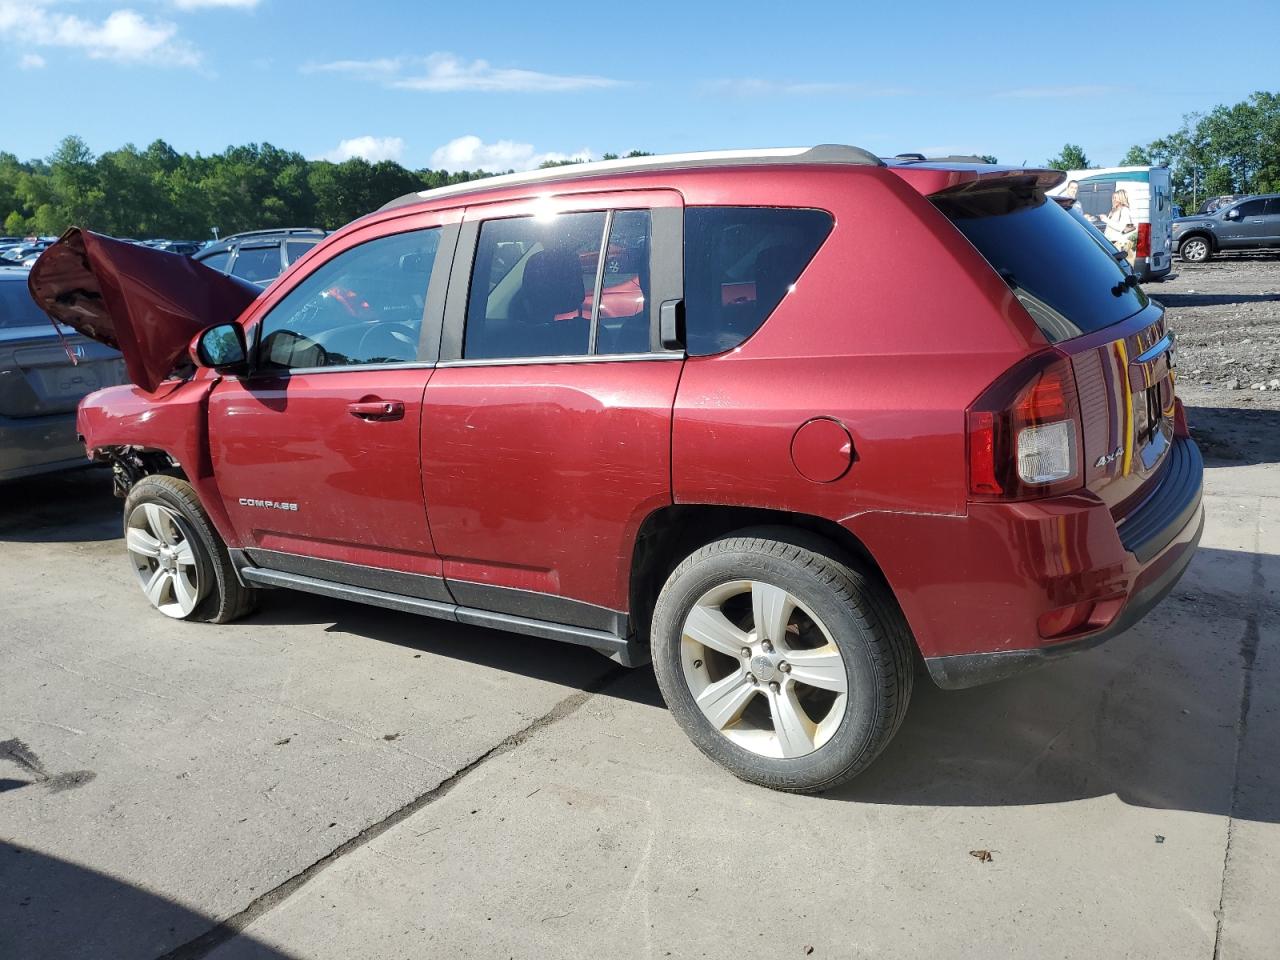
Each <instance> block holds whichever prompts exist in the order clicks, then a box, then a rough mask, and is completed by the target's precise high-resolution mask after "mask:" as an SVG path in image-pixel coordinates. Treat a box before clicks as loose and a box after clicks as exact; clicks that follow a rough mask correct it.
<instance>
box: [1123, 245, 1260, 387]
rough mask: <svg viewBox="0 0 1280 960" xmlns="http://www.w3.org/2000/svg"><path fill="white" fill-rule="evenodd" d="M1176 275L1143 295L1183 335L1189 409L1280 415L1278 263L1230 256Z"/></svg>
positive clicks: (1182, 267) (1182, 268)
mask: <svg viewBox="0 0 1280 960" xmlns="http://www.w3.org/2000/svg"><path fill="white" fill-rule="evenodd" d="M1174 271H1175V276H1174V277H1173V279H1170V280H1166V281H1165V282H1164V283H1152V284H1147V286H1146V287H1145V289H1146V291H1147V293H1148V294H1150V295H1151V296H1153V297H1155V299H1157V300H1159V301H1160V302H1161V303H1163V304H1164V305H1165V307H1167V308H1168V310H1169V324H1170V326H1172V327H1173V329H1174V330H1176V331H1177V334H1178V353H1177V356H1178V369H1179V372H1180V374H1181V377H1180V379H1179V381H1178V393H1179V395H1180V396H1181V397H1182V398H1183V402H1184V403H1186V404H1187V405H1188V406H1205V407H1224V406H1225V407H1246V408H1247V407H1250V406H1252V407H1257V408H1266V409H1280V256H1277V255H1276V254H1274V253H1271V252H1266V253H1250V254H1233V255H1225V256H1218V257H1216V258H1214V259H1213V260H1210V261H1209V262H1208V263H1203V264H1188V263H1175V266H1174ZM1257 384H1261V385H1263V386H1265V387H1266V388H1267V389H1265V390H1262V389H1257V388H1256V386H1255V385H1257Z"/></svg>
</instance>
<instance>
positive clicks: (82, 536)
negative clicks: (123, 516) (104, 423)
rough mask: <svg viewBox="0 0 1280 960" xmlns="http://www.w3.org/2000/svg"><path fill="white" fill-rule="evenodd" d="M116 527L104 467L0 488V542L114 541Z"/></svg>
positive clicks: (116, 508) (117, 512)
mask: <svg viewBox="0 0 1280 960" xmlns="http://www.w3.org/2000/svg"><path fill="white" fill-rule="evenodd" d="M120 526H121V522H120V501H119V500H118V499H117V498H116V497H115V495H114V494H113V493H112V492H111V472H110V471H109V470H107V469H105V468H103V467H85V468H82V469H78V470H63V471H61V472H59V473H50V474H45V475H44V476H39V477H25V478H23V479H21V480H5V481H3V482H0V541H9V542H11V543H69V542H72V541H86V540H114V539H115V538H116V537H119V536H120Z"/></svg>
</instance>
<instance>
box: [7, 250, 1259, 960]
mask: <svg viewBox="0 0 1280 960" xmlns="http://www.w3.org/2000/svg"><path fill="white" fill-rule="evenodd" d="M1178 272H1179V276H1178V277H1177V278H1176V279H1175V280H1172V281H1170V282H1167V283H1165V284H1158V285H1152V286H1151V287H1149V288H1148V289H1149V291H1150V292H1151V293H1152V294H1153V295H1154V296H1156V297H1157V298H1158V299H1162V300H1164V302H1165V303H1166V304H1167V305H1168V306H1169V308H1170V317H1171V325H1172V326H1173V327H1174V329H1175V330H1176V331H1177V333H1178V337H1179V346H1178V356H1179V371H1180V375H1181V380H1180V384H1179V390H1180V392H1181V393H1182V394H1183V396H1184V397H1186V398H1187V399H1188V401H1189V403H1190V404H1191V405H1192V408H1191V409H1190V411H1189V416H1190V420H1191V422H1192V425H1193V428H1194V429H1195V430H1196V433H1197V437H1198V438H1199V439H1200V441H1201V442H1202V445H1203V447H1204V450H1205V452H1206V457H1207V462H1208V464H1209V470H1208V472H1207V475H1206V489H1207V498H1206V503H1207V508H1208V522H1207V526H1206V530H1205V537H1204V540H1203V542H1202V545H1201V549H1200V552H1199V554H1198V555H1197V557H1196V559H1195V561H1194V562H1193V565H1192V567H1191V568H1190V570H1189V572H1188V574H1187V576H1186V577H1185V578H1184V580H1183V581H1182V582H1181V583H1180V584H1179V586H1178V588H1177V589H1176V590H1175V592H1174V593H1173V594H1172V595H1171V596H1170V597H1169V599H1168V600H1166V601H1165V602H1164V603H1163V604H1162V605H1161V606H1160V607H1158V608H1157V609H1156V610H1155V612H1154V613H1152V614H1151V615H1150V616H1149V617H1148V618H1147V619H1146V620H1145V621H1144V622H1143V623H1142V624H1140V625H1139V626H1138V627H1137V628H1135V629H1134V630H1133V631H1132V632H1130V633H1129V634H1127V635H1125V636H1123V637H1120V638H1118V639H1116V640H1114V641H1112V642H1111V643H1109V644H1107V645H1105V646H1103V647H1102V648H1100V649H1098V650H1095V651H1091V652H1088V653H1083V654H1080V655H1079V656H1077V657H1074V658H1071V659H1069V660H1066V661H1063V662H1061V663H1059V664H1056V665H1054V666H1051V667H1049V668H1046V669H1044V670H1042V671H1040V672H1037V673H1034V674H1029V675H1027V676H1024V677H1020V678H1017V679H1014V680H1010V681H1006V682H1004V683H1001V684H997V685H993V686H990V687H985V688H980V689H975V690H968V691H961V692H954V693H944V692H942V691H939V690H937V689H935V688H933V687H932V685H931V684H930V683H929V682H928V681H927V679H925V678H924V677H921V678H920V682H919V684H918V685H917V688H916V695H915V698H914V701H913V703H912V705H911V709H910V711H909V712H908V715H907V719H906V722H905V724H904V727H903V729H902V732H901V733H900V734H899V735H898V737H897V738H896V739H895V740H894V741H893V742H892V743H891V744H890V746H889V748H888V749H887V751H886V752H885V754H884V755H883V756H882V758H881V759H880V760H879V761H878V762H877V763H876V764H875V765H874V766H873V767H872V768H871V769H870V770H869V771H868V772H867V773H866V774H864V775H863V776H862V777H860V778H859V779H857V780H855V781H854V782H853V783H851V784H849V785H847V786H846V787H844V788H842V789H841V790H839V791H837V792H835V793H833V794H828V795H826V796H822V797H794V796H787V795H782V794H777V793H771V792H768V791H766V790H763V789H760V788H757V787H752V786H748V785H746V784H742V783H739V782H738V781H736V780H734V779H732V778H731V777H730V776H729V775H727V774H726V773H724V772H723V771H722V770H720V769H718V768H716V767H715V766H713V765H712V764H711V762H710V761H708V760H706V759H705V758H703V757H702V755H701V754H699V753H698V752H697V750H696V749H695V748H694V747H693V746H692V745H691V744H690V743H689V742H688V741H687V740H686V739H685V737H684V736H683V734H681V733H680V731H679V730H678V729H677V728H676V726H675V724H674V723H673V722H672V720H671V718H670V717H669V716H668V715H667V714H666V711H665V710H664V709H663V708H662V707H661V706H660V702H661V701H660V699H659V696H658V692H657V689H656V685H655V683H654V679H653V675H652V672H651V671H649V670H648V669H641V670H636V671H625V670H622V669H621V668H618V667H615V666H614V665H613V664H611V663H610V662H609V661H607V660H605V659H604V658H602V657H600V656H598V655H596V654H594V653H592V652H590V651H587V650H583V649H579V648H575V647H569V646H563V645H559V644H555V643H552V642H549V641H542V640H538V639H534V638H528V637H519V636H513V635H506V634H500V633H495V632H491V631H487V630H482V629H477V628H470V627H465V626H461V625H457V624H446V623H441V622H438V621H429V620H422V619H418V618H415V617H412V616H409V615H401V614H397V613H393V612H390V611H383V610H377V609H371V608H364V607H359V606H355V605H351V604H345V603H341V602H338V601H331V600H325V599H319V598H315V597H308V596H302V595H297V594H289V593H284V592H279V593H273V594H270V595H268V596H267V597H265V599H264V602H263V604H262V607H261V609H260V610H259V611H258V612H257V613H256V614H255V615H253V616H252V617H250V618H249V619H247V620H245V621H243V622H241V623H237V624H234V625H231V626H225V627H212V626H204V625H192V624H185V623H175V622H173V621H169V620H167V619H165V618H163V617H161V616H159V615H158V614H156V613H155V612H154V611H152V610H151V609H150V608H149V607H148V606H147V604H146V601H145V600H144V598H143V597H142V596H141V594H140V592H139V591H138V589H137V586H136V582H135V580H134V578H133V575H132V573H131V571H130V569H129V568H128V565H127V562H126V560H125V556H124V551H123V548H122V546H121V543H120V540H119V502H118V501H116V500H114V499H113V498H112V497H111V495H110V491H109V481H108V478H107V476H106V475H105V474H103V473H101V472H99V471H81V472H77V473H72V474H68V475H63V476H59V477H56V478H50V479H43V480H38V481H24V482H18V483H13V484H10V485H8V486H6V487H0V493H3V496H2V497H0V655H2V656H3V664H4V666H3V671H0V957H4V958H6V960H7V958H10V957H13V958H27V957H52V958H70V957H86V958H88V957H94V958H103V957H130V958H133V957H138V958H149V957H160V956H165V955H171V956H175V957H204V956H211V957H216V958H219V960H229V958H247V957H299V958H301V957H308V958H310V957H323V958H348V957H357V956H359V957H406V956H410V957H430V956H440V957H507V956H514V957H611V958H612V957H649V956H656V957H663V956H672V957H756V956H759V957H771V958H772V957H790V956H794V957H801V958H802V957H804V956H806V955H812V956H814V957H816V958H822V957H844V958H847V957H874V958H891V957H904V958H905V957H916V956H931V957H936V958H949V957H967V956H974V955H982V956H1037V957H1048V956H1071V957H1080V956H1090V957H1119V956H1125V957H1151V958H1160V960H1174V958H1183V957H1188V958H1190V957H1195V958H1205V960H1208V958H1210V957H1221V958H1266V957H1274V956H1275V954H1276V948H1275V944H1276V943H1277V942H1280V909H1278V908H1277V907H1276V898H1275V891H1276V890H1277V889H1280V747H1277V744H1280V593H1278V592H1277V591H1278V590H1280V391H1271V390H1267V391H1256V390H1250V389H1248V388H1249V385H1250V384H1252V383H1254V382H1263V383H1266V382H1268V381H1269V380H1270V379H1272V378H1276V377H1280V260H1277V259H1275V258H1268V257H1231V258H1222V259H1218V260H1213V261H1211V262H1209V263H1208V264H1205V265H1202V266H1198V267H1187V266H1186V265H1179V266H1178ZM1228 370H1230V373H1228V372H1227V371H1228ZM1232 380H1237V381H1240V382H1241V383H1243V387H1244V389H1229V384H1230V381H1232ZM983 851H988V852H989V853H990V858H989V859H988V858H987V857H986V856H984V855H983ZM810 948H812V954H808V951H809V949H810Z"/></svg>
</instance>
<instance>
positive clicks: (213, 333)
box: [188, 323, 249, 370]
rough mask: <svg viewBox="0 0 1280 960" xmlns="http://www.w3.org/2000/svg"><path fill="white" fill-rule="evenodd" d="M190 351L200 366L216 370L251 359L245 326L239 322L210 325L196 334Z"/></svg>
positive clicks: (237, 365) (234, 365)
mask: <svg viewBox="0 0 1280 960" xmlns="http://www.w3.org/2000/svg"><path fill="white" fill-rule="evenodd" d="M188 352H189V353H190V354H191V359H192V360H193V361H195V363H196V364H197V365H198V366H201V367H211V368H212V369H214V370H227V369H229V368H232V367H239V366H243V365H244V364H245V363H246V362H247V361H248V359H249V351H248V350H247V348H246V347H245V343H244V327H242V326H240V324H238V323H219V324H218V325H217V326H213V327H208V328H207V329H205V330H203V331H202V332H201V333H199V334H197V335H196V338H195V339H194V340H193V341H192V342H191V348H190V350H189V351H188Z"/></svg>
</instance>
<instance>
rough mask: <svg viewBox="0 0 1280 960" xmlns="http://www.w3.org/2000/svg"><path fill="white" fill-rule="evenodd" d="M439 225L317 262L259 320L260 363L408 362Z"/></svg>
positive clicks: (308, 365)
mask: <svg viewBox="0 0 1280 960" xmlns="http://www.w3.org/2000/svg"><path fill="white" fill-rule="evenodd" d="M439 246H440V228H439V227H432V228H431V229H428V230H414V231H412V232H410V233H397V234H394V235H392V236H387V237H379V238H378V239H376V240H370V241H368V242H367V243H362V244H360V245H359V246H357V247H352V248H351V249H350V250H346V251H344V252H342V253H340V254H338V255H337V256H336V257H334V258H332V259H331V260H327V261H325V262H324V263H322V264H320V266H318V267H317V268H316V269H315V270H314V271H312V272H311V273H310V274H309V275H308V276H307V277H306V278H305V279H303V280H302V281H301V282H300V283H299V284H298V285H297V286H296V287H294V288H293V289H292V290H290V291H289V293H288V294H287V295H286V296H285V297H284V299H282V300H281V301H280V302H279V303H277V304H276V305H275V307H274V308H273V309H272V310H271V312H270V313H269V314H267V316H266V317H265V318H264V319H263V321H262V332H261V339H260V343H259V349H258V356H259V365H260V366H264V367H268V368H276V369H282V368H283V369H299V368H312V367H333V366H351V365H353V364H369V363H409V362H412V361H414V360H416V359H417V357H418V339H419V336H420V335H421V333H422V315H423V311H424V309H425V307H426V300H427V287H428V286H429V284H430V282H431V269H432V266H433V265H434V263H435V255H436V250H437V248H438V247H439Z"/></svg>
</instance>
